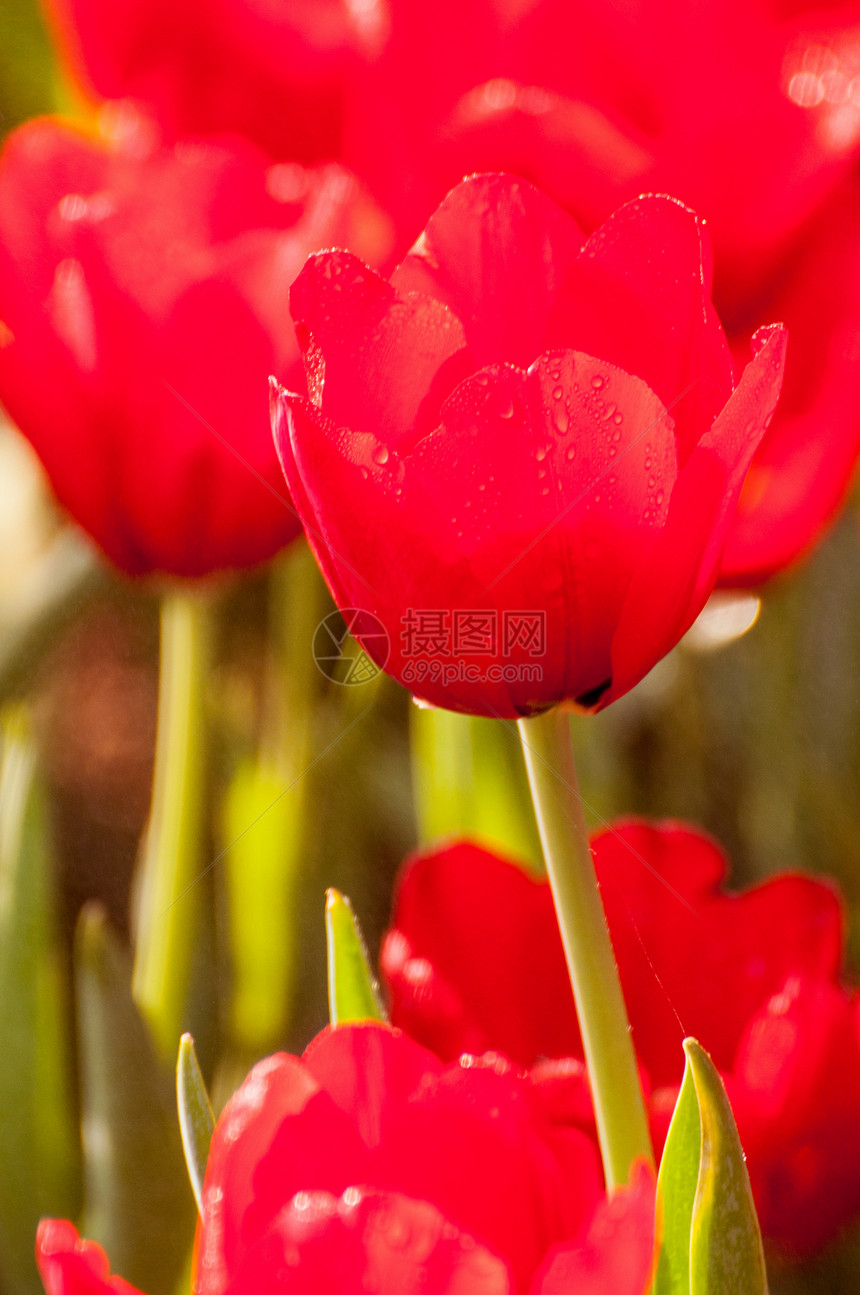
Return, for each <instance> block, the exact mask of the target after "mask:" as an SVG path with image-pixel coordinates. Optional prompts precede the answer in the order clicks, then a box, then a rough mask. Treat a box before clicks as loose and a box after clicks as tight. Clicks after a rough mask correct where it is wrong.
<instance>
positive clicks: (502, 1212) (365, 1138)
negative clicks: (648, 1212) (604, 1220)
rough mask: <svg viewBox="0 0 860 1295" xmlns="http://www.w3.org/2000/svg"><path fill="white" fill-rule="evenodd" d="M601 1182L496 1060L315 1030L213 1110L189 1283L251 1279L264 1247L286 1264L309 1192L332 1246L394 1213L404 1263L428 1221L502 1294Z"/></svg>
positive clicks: (382, 1224) (205, 1289)
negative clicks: (455, 1239) (461, 1244)
mask: <svg viewBox="0 0 860 1295" xmlns="http://www.w3.org/2000/svg"><path fill="white" fill-rule="evenodd" d="M600 1181H601V1176H600V1169H599V1164H598V1161H597V1158H596V1148H595V1145H594V1143H593V1141H592V1140H591V1139H590V1138H589V1137H587V1136H585V1135H584V1134H582V1133H581V1132H579V1131H578V1130H574V1129H571V1128H559V1127H557V1126H556V1125H555V1124H554V1123H553V1122H552V1119H551V1118H550V1115H549V1113H548V1112H547V1110H546V1109H545V1104H544V1102H543V1098H542V1093H541V1089H540V1086H539V1085H536V1084H535V1083H532V1082H530V1081H529V1080H528V1079H527V1078H525V1076H523V1075H522V1074H520V1073H519V1072H517V1071H516V1070H515V1069H514V1068H513V1067H512V1066H511V1065H510V1063H509V1062H507V1061H505V1060H504V1059H503V1058H501V1057H499V1056H489V1057H485V1058H483V1059H478V1058H468V1059H466V1060H465V1061H463V1062H460V1063H454V1064H453V1065H450V1066H443V1065H442V1064H441V1063H440V1062H439V1061H438V1060H437V1059H436V1057H434V1056H433V1055H432V1054H431V1053H428V1052H426V1051H425V1050H424V1049H423V1048H421V1047H419V1046H418V1045H417V1044H415V1043H413V1042H412V1041H411V1040H410V1039H407V1038H405V1037H404V1036H403V1035H401V1034H399V1032H394V1031H391V1030H389V1029H387V1028H385V1027H379V1026H355V1027H347V1028H341V1029H337V1030H333V1031H327V1032H325V1033H324V1034H322V1035H320V1036H319V1037H318V1038H317V1040H315V1042H314V1043H312V1044H311V1046H310V1048H309V1049H308V1050H307V1052H306V1053H305V1055H304V1058H303V1059H302V1060H301V1061H300V1060H298V1059H296V1058H294V1057H288V1056H285V1055H281V1056H277V1057H273V1058H270V1059H269V1060H267V1061H264V1062H262V1063H260V1065H259V1066H257V1067H256V1068H255V1069H254V1070H253V1071H252V1072H251V1075H250V1077H249V1078H248V1080H247V1081H246V1082H245V1084H244V1085H243V1087H242V1088H241V1089H240V1090H239V1092H238V1094H236V1096H235V1097H234V1098H233V1099H232V1101H231V1102H230V1105H229V1106H228V1107H227V1109H226V1111H225V1113H224V1115H223V1116H222V1117H221V1120H220V1122H219V1125H218V1128H217V1130H216V1133H215V1137H214V1140H213V1143H212V1150H211V1153H210V1159H209V1164H208V1166H207V1172H206V1183H205V1185H204V1195H203V1219H204V1226H203V1230H202V1233H201V1238H200V1247H199V1262H198V1271H197V1280H196V1291H197V1293H198V1295H217V1293H218V1292H222V1291H226V1290H228V1289H230V1290H231V1291H232V1290H234V1289H236V1288H237V1284H238V1286H239V1287H240V1288H241V1289H243V1290H244V1289H246V1288H247V1289H249V1290H250V1289H251V1287H253V1286H254V1285H255V1283H256V1288H257V1289H259V1283H258V1282H257V1277H258V1276H259V1273H260V1265H263V1264H271V1263H272V1262H273V1261H274V1257H275V1256H274V1253H273V1251H278V1257H279V1261H280V1263H281V1264H283V1262H284V1253H285V1251H286V1253H287V1254H289V1252H290V1247H291V1245H292V1244H294V1243H295V1242H299V1243H300V1245H302V1244H308V1245H310V1244H311V1242H312V1240H313V1236H312V1235H311V1234H309V1233H308V1232H307V1231H306V1230H303V1226H302V1217H301V1212H302V1211H303V1210H305V1209H311V1210H313V1211H314V1212H316V1205H315V1201H316V1199H317V1194H318V1193H322V1194H323V1196H322V1199H321V1201H320V1205H319V1208H320V1210H321V1214H322V1218H323V1221H324V1222H325V1223H326V1227H327V1229H329V1230H330V1231H331V1233H332V1234H333V1243H334V1242H336V1243H337V1247H338V1249H340V1250H342V1251H346V1252H348V1251H349V1249H350V1247H351V1246H353V1245H354V1244H355V1242H354V1239H353V1241H350V1236H351V1234H352V1231H353V1229H362V1230H368V1229H369V1230H370V1231H371V1232H375V1231H376V1230H377V1228H379V1229H381V1231H382V1233H383V1237H382V1240H381V1241H380V1245H382V1244H384V1236H385V1233H386V1232H388V1233H390V1232H391V1230H392V1227H391V1221H392V1220H394V1221H395V1222H396V1226H395V1228H394V1230H395V1231H396V1232H398V1233H399V1235H401V1236H402V1237H403V1238H404V1240H405V1239H406V1238H407V1237H408V1235H409V1232H410V1227H407V1226H406V1223H407V1220H409V1218H410V1216H412V1215H414V1216H415V1221H414V1227H415V1228H416V1231H417V1236H416V1239H415V1251H414V1252H413V1253H411V1254H410V1253H408V1252H407V1255H406V1258H407V1259H408V1260H409V1261H410V1262H411V1263H413V1264H414V1263H415V1256H416V1254H420V1253H421V1252H422V1251H426V1249H428V1248H429V1244H430V1242H431V1241H432V1239H433V1238H434V1237H437V1236H438V1235H439V1234H440V1233H441V1238H442V1240H444V1237H445V1230H444V1226H441V1227H440V1223H439V1219H440V1218H441V1219H442V1220H446V1221H450V1222H451V1223H452V1224H453V1225H454V1228H455V1229H456V1233H457V1234H459V1233H463V1234H465V1235H466V1236H467V1237H470V1238H473V1239H474V1241H476V1242H477V1243H478V1245H480V1246H481V1247H482V1248H483V1250H484V1251H485V1252H486V1259H485V1260H484V1262H485V1263H486V1264H487V1265H489V1266H494V1265H492V1264H491V1261H490V1256H491V1255H492V1256H494V1257H495V1264H496V1265H498V1264H499V1261H501V1271H502V1272H508V1271H509V1273H510V1274H512V1280H513V1284H514V1288H515V1289H517V1290H520V1291H524V1290H528V1288H529V1283H530V1281H531V1278H532V1276H533V1275H534V1273H535V1271H536V1269H537V1268H538V1266H539V1265H540V1263H541V1261H542V1259H543V1257H544V1256H545V1255H546V1252H547V1250H548V1248H549V1247H550V1246H552V1245H553V1244H556V1243H559V1242H562V1241H565V1240H571V1239H573V1238H575V1237H577V1236H578V1234H579V1232H580V1230H581V1229H582V1228H583V1226H584V1225H585V1224H586V1222H587V1219H588V1217H589V1215H590V1213H591V1211H592V1210H593V1209H594V1206H595V1204H596V1202H597V1200H598V1199H599V1195H600ZM350 1188H353V1189H359V1191H358V1192H357V1193H356V1192H353V1193H352V1194H351V1193H350V1191H349V1189H350ZM365 1191H368V1192H370V1193H372V1194H373V1195H372V1196H371V1197H369V1198H367V1199H365V1197H364V1195H363V1193H364V1192H365ZM297 1192H299V1193H302V1196H301V1197H300V1198H299V1200H298V1201H297V1200H296V1193H297ZM379 1192H381V1193H383V1196H382V1197H378V1196H376V1195H375V1193H379ZM344 1193H346V1195H345V1196H344ZM338 1197H340V1198H341V1204H340V1207H339V1208H338V1204H337V1198H338ZM418 1202H424V1203H426V1206H427V1208H426V1209H424V1208H419V1207H418V1204H417V1203H418ZM345 1207H346V1208H345ZM351 1208H357V1209H358V1210H359V1213H358V1214H357V1215H356V1214H352V1213H351V1212H350V1210H351ZM340 1215H343V1216H344V1220H342V1221H341V1222H338V1218H339V1216H340ZM410 1226H411V1225H410ZM389 1244H390V1243H389ZM467 1248H468V1247H467ZM445 1250H446V1247H444V1246H442V1247H441V1252H440V1254H439V1256H438V1263H439V1265H440V1267H441V1268H442V1269H443V1270H444V1269H445V1267H446V1265H449V1264H451V1265H453V1267H454V1271H456V1262H455V1260H456V1253H457V1252H456V1248H455V1249H454V1252H453V1255H452V1254H450V1253H449V1254H448V1256H447V1258H446V1257H445ZM287 1262H289V1261H288V1260H287ZM339 1262H347V1260H346V1259H345V1258H343V1259H342V1260H340V1261H339ZM434 1262H436V1261H434ZM446 1280H447V1278H446ZM508 1280H511V1277H510V1276H509V1277H508ZM441 1289H447V1287H446V1286H445V1285H444V1284H443V1285H442V1287H441ZM501 1289H506V1288H505V1287H504V1286H502V1287H501Z"/></svg>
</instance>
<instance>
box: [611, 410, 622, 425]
mask: <svg viewBox="0 0 860 1295" xmlns="http://www.w3.org/2000/svg"><path fill="white" fill-rule="evenodd" d="M612 421H613V423H615V424H616V425H620V424H621V423H623V422H624V415H623V414H622V412H621V410H620V409H619V410H618V411H617V412H616V413H614V414H613V415H612Z"/></svg>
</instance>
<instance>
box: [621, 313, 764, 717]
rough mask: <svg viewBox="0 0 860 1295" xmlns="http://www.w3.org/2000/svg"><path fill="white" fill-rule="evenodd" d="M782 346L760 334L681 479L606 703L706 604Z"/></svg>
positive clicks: (636, 590) (640, 582) (626, 626)
mask: <svg viewBox="0 0 860 1295" xmlns="http://www.w3.org/2000/svg"><path fill="white" fill-rule="evenodd" d="M757 336H758V335H757ZM785 341H786V339H785V331H784V329H783V328H782V327H781V326H774V327H773V328H772V329H770V330H769V331H767V332H766V333H765V330H762V332H761V345H760V349H759V350H758V351H757V353H756V355H755V357H754V358H753V359H752V360H751V361H750V363H749V364H748V365H747V367H746V369H745V370H744V372H743V375H742V377H741V380H740V383H739V384H738V386H737V387H736V388H735V390H734V392H733V393H732V396H731V398H730V400H729V401H728V404H727V405H726V407H725V409H724V410H723V411H722V413H721V414H720V415H719V417H718V418H717V420H716V422H715V423H714V425H713V427H712V428H711V429H710V430H709V431H708V432H706V434H705V435H704V436H703V437H702V439H701V441H700V442H699V444H698V445H697V446H696V449H695V450H694V451H693V454H692V455H691V456H690V459H689V460H688V462H687V464H686V466H685V467H684V469H683V471H682V472H681V473H680V475H679V477H678V482H677V485H676V487H675V490H674V491H673V493H672V499H671V501H670V504H669V516H668V521H667V523H666V526H665V528H664V530H663V532H662V534H661V536H660V538H659V540H658V542H657V544H656V545H655V546H654V548H653V549H652V550H651V553H650V555H649V556H648V558H647V559H646V561H645V562H644V563H643V564H642V566H641V567H640V568H639V570H638V571H637V573H636V575H635V576H634V579H633V582H632V584H631V586H630V590H629V592H628V595H627V601H626V603H625V606H624V608H623V611H622V614H621V618H620V620H619V624H618V630H617V633H616V636H615V640H614V642H613V646H612V660H613V666H614V670H613V679H614V682H613V686H612V689H611V690H610V691H609V692H608V693H607V694H606V696H605V697H604V698H603V699H602V703H601V704H607V703H608V702H609V701H612V700H614V699H615V698H616V697H619V696H621V695H622V694H623V693H624V692H625V691H626V690H627V688H629V687H631V686H632V684H633V683H636V682H638V680H639V679H641V678H642V676H643V675H644V674H646V673H647V672H648V670H650V669H651V667H652V666H653V665H655V664H656V663H657V662H658V661H659V660H660V658H661V657H662V656H665V654H666V652H668V651H669V649H670V648H671V647H673V646H674V645H675V644H676V643H677V642H678V640H679V639H680V638H681V636H682V635H683V634H684V633H685V631H686V630H688V629H689V627H690V626H691V625H692V623H693V621H694V620H695V618H696V616H698V614H699V612H700V611H701V610H702V607H703V606H704V605H705V601H706V600H707V597H708V595H709V593H710V592H711V590H712V589H713V587H714V582H715V580H716V576H717V572H718V570H719V562H720V557H721V554H722V548H723V545H724V543H725V537H726V533H727V530H728V527H729V525H730V523H731V520H732V517H733V515H734V510H735V507H736V505H737V500H738V496H739V494H740V490H741V486H742V485H743V480H744V477H745V476H746V473H747V470H748V468H749V465H750V461H751V459H752V456H753V454H754V453H755V450H756V449H757V447H758V445H759V443H760V442H761V439H762V437H763V435H764V433H765V431H766V429H767V426H768V424H769V422H770V419H771V417H772V415H773V411H774V408H775V407H776V402H777V398H778V396H779V391H780V386H781V384H782V372H783V365H784V362H785Z"/></svg>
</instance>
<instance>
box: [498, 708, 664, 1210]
mask: <svg viewBox="0 0 860 1295" xmlns="http://www.w3.org/2000/svg"><path fill="white" fill-rule="evenodd" d="M519 730H520V739H521V741H522V746H523V754H524V756H525V762H526V769H527V770H528V776H529V784H530V786H531V790H532V800H533V801H534V807H535V815H536V817H537V822H538V829H539V831H540V838H541V844H542V846H543V852H544V859H545V861H546V869H547V873H548V874H549V880H550V885H551V887H552V895H553V900H554V901H555V911H556V916H557V918H558V924H559V928H560V930H561V938H562V943H563V945H564V952H565V957H566V959H567V968H568V972H569V974H570V981H571V984H572V986H573V996H574V999H575V1001H576V1010H577V1014H578V1017H579V1028H580V1032H581V1034H582V1043H583V1048H584V1050H585V1062H586V1065H587V1067H588V1074H589V1080H590V1083H591V1092H592V1097H593V1100H594V1113H595V1118H596V1120H597V1135H598V1138H599V1141H600V1152H601V1155H602V1157H603V1169H604V1173H605V1175H606V1185H607V1188H609V1189H611V1188H613V1187H617V1186H621V1185H623V1184H624V1183H626V1182H627V1181H628V1179H629V1177H630V1166H631V1164H632V1162H633V1160H634V1159H635V1158H636V1157H637V1156H644V1157H645V1158H646V1159H647V1160H648V1161H649V1163H651V1164H653V1152H652V1149H651V1139H650V1136H649V1132H648V1120H647V1116H646V1114H645V1104H644V1101H643V1098H642V1089H641V1087H640V1084H639V1073H638V1070H637V1067H636V1055H635V1052H634V1050H633V1041H632V1039H631V1037H630V1023H629V1021H628V1018H627V1009H626V1007H625V1005H624V997H623V994H622V992H621V982H620V981H619V978H618V967H617V965H616V962H615V955H614V953H613V952H612V944H611V942H610V939H609V929H608V927H607V925H606V915H605V913H604V911H603V903H602V901H601V898H600V889H599V886H598V883H597V877H596V875H595V871H594V862H593V860H592V857H591V848H590V846H589V844H588V834H587V832H586V827H585V817H584V815H583V811H582V798H581V796H580V794H579V787H578V785H577V780H576V767H575V765H574V761H573V751H572V748H571V743H570V729H569V723H568V718H567V716H566V715H565V714H564V713H563V712H562V711H560V710H558V709H557V708H555V709H553V710H551V711H547V712H545V713H544V714H542V715H538V716H536V717H533V718H531V719H525V720H520V721H519Z"/></svg>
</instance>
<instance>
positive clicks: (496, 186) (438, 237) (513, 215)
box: [391, 175, 587, 368]
mask: <svg viewBox="0 0 860 1295" xmlns="http://www.w3.org/2000/svg"><path fill="white" fill-rule="evenodd" d="M584 241H585V238H584V235H583V234H582V233H581V231H580V230H579V228H578V227H577V225H576V223H575V222H574V221H573V220H572V219H571V217H570V216H568V215H567V213H566V212H564V211H562V209H561V208H560V207H558V206H557V205H556V204H555V203H554V202H552V200H551V199H549V198H547V197H545V196H544V194H542V193H540V192H539V190H537V189H535V188H533V187H532V186H531V185H530V184H527V183H526V182H525V181H524V180H518V179H517V178H516V177H515V176H511V175H478V176H472V177H471V178H470V179H468V180H464V181H463V183H462V184H458V185H457V187H456V188H455V189H452V190H451V192H450V193H449V194H448V196H447V198H445V200H444V202H443V203H442V204H441V206H440V207H439V208H438V209H437V211H436V212H434V214H433V215H432V216H431V217H430V219H429V221H428V222H427V226H426V228H425V230H424V233H423V234H422V235H421V237H420V238H419V239H418V242H417V243H416V244H415V246H414V247H413V248H412V250H411V252H410V253H409V255H408V256H407V257H406V259H405V260H404V261H403V263H402V265H401V266H400V267H399V268H398V269H397V270H395V272H394V274H393V275H392V277H391V281H392V283H393V284H394V286H395V287H396V288H397V290H398V292H400V293H401V294H403V293H405V292H408V291H412V292H415V291H418V292H421V293H426V294H428V295H429V296H432V297H435V298H436V299H437V300H438V301H442V302H444V303H445V304H446V305H447V306H448V307H449V308H450V309H451V310H452V311H453V313H454V314H455V315H456V316H457V318H458V319H460V320H462V323H463V327H464V328H465V331H466V339H467V341H468V344H469V348H470V350H471V352H472V354H473V355H474V357H475V360H476V365H477V367H483V366H484V365H487V364H492V363H493V362H500V361H504V362H507V363H509V364H516V365H519V367H520V368H527V367H528V366H529V365H530V364H531V362H532V361H533V360H534V359H536V357H537V356H538V355H539V354H540V353H541V351H544V350H546V349H548V348H547V347H546V346H545V345H544V343H543V337H544V331H545V328H546V320H547V315H548V313H549V311H550V309H551V308H552V304H553V301H554V299H555V296H556V293H557V292H558V290H559V287H560V286H561V284H562V282H563V281H564V276H565V272H566V270H567V268H568V266H569V265H570V264H571V263H572V262H573V260H574V259H575V257H576V256H577V254H578V252H579V250H580V248H581V247H582V245H583V243H584ZM561 344H562V345H565V346H569V345H570V344H571V343H570V339H566V340H565V341H564V342H563V343H561ZM582 349H587V348H582Z"/></svg>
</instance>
